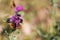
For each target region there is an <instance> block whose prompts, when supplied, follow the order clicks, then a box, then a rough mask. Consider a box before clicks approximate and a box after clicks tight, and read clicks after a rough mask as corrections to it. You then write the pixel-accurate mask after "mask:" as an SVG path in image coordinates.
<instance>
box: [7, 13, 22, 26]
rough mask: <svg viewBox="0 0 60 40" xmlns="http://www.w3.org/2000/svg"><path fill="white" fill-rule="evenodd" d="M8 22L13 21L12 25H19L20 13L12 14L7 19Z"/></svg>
mask: <svg viewBox="0 0 60 40" xmlns="http://www.w3.org/2000/svg"><path fill="white" fill-rule="evenodd" d="M8 23H13V24H14V25H16V27H17V26H18V25H19V23H22V18H21V15H20V14H16V15H14V16H12V17H11V18H10V19H9V20H8Z"/></svg>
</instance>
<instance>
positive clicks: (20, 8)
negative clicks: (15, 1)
mask: <svg viewBox="0 0 60 40" xmlns="http://www.w3.org/2000/svg"><path fill="white" fill-rule="evenodd" d="M22 10H23V7H22V6H16V7H15V9H14V11H15V12H18V11H22Z"/></svg>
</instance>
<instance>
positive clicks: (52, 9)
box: [0, 0, 60, 40]
mask: <svg viewBox="0 0 60 40" xmlns="http://www.w3.org/2000/svg"><path fill="white" fill-rule="evenodd" d="M12 1H13V0H0V40H60V0H14V2H15V4H16V5H22V6H23V8H24V10H23V13H22V14H24V16H23V24H22V28H21V30H15V31H14V32H11V33H10V35H9V36H8V34H7V33H6V32H3V31H4V29H7V30H8V31H9V30H11V29H9V28H7V27H6V26H8V24H7V23H6V19H7V18H9V17H10V16H11V15H14V14H15V12H14V11H13V8H11V6H12ZM8 27H9V26H8ZM9 32H10V31H9ZM17 32H19V33H17Z"/></svg>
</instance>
